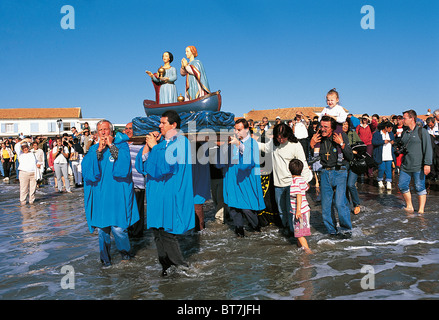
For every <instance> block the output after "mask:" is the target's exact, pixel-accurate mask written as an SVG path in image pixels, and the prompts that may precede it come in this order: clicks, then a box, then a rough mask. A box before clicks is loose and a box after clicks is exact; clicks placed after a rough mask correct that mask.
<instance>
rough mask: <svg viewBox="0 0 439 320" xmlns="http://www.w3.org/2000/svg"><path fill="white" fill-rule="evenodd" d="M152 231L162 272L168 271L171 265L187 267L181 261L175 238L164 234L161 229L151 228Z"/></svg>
mask: <svg viewBox="0 0 439 320" xmlns="http://www.w3.org/2000/svg"><path fill="white" fill-rule="evenodd" d="M152 230H153V231H154V241H155V244H156V247H157V253H158V256H159V261H160V264H161V265H162V268H163V270H166V269H168V268H169V267H170V266H172V265H175V266H179V265H183V266H188V264H187V263H186V262H185V261H184V259H183V255H182V253H181V250H180V245H179V243H178V239H177V236H176V235H175V234H172V233H169V232H166V231H165V230H164V229H163V228H160V229H157V228H152Z"/></svg>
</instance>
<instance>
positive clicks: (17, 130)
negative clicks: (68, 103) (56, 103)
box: [0, 108, 102, 137]
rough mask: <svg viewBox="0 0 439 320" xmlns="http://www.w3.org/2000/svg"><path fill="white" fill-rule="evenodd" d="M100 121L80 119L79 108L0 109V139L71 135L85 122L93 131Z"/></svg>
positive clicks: (79, 129)
mask: <svg viewBox="0 0 439 320" xmlns="http://www.w3.org/2000/svg"><path fill="white" fill-rule="evenodd" d="M100 120H102V119H84V118H82V112H81V108H16V109H0V137H16V136H18V135H20V134H23V135H24V136H28V135H31V136H38V135H42V136H46V137H53V136H56V135H62V134H63V133H68V134H71V133H72V132H71V131H70V129H71V128H72V127H76V129H77V130H78V131H81V129H82V128H83V127H84V123H85V122H88V124H89V126H90V129H91V130H92V131H93V130H96V124H97V123H98V122H99V121H100Z"/></svg>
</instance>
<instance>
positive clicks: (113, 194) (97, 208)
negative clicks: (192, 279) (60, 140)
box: [82, 120, 139, 266]
mask: <svg viewBox="0 0 439 320" xmlns="http://www.w3.org/2000/svg"><path fill="white" fill-rule="evenodd" d="M97 130H98V135H99V143H98V144H95V145H93V146H91V147H90V149H89V151H88V153H87V154H86V156H85V157H84V159H83V161H82V168H83V169H82V175H83V178H84V206H85V213H86V218H87V223H88V227H89V230H90V232H93V231H94V229H95V228H97V229H98V231H99V247H100V258H101V262H102V263H103V265H104V266H110V265H111V257H110V248H111V239H110V232H111V231H112V232H113V235H114V238H115V242H116V246H117V248H118V250H119V252H120V253H121V254H122V260H128V259H130V258H131V253H130V250H131V246H130V241H129V238H128V231H127V228H128V227H129V226H131V225H133V224H134V223H135V222H137V221H138V220H139V212H138V210H137V205H136V202H135V200H134V189H133V181H132V177H131V159H130V150H129V148H128V144H127V143H126V142H125V141H127V140H128V136H127V135H125V134H122V133H117V134H116V137H115V138H113V128H112V124H111V123H110V122H109V121H108V120H102V121H99V122H98V124H97Z"/></svg>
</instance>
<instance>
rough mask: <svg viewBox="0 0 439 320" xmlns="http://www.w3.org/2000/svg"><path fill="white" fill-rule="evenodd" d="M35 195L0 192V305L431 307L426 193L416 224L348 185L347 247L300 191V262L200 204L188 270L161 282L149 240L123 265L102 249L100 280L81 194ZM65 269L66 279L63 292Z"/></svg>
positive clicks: (434, 279) (269, 231)
mask: <svg viewBox="0 0 439 320" xmlns="http://www.w3.org/2000/svg"><path fill="white" fill-rule="evenodd" d="M47 183H48V184H47V185H45V186H44V187H42V188H40V189H38V191H37V196H36V199H37V200H36V202H35V204H34V205H28V204H27V205H25V206H20V205H19V201H18V198H19V186H18V184H17V183H16V182H11V183H9V184H5V183H3V182H2V183H1V184H0V203H1V205H0V299H43V300H52V299H61V300H84V299H90V300H95V299H129V300H131V299H138V300H168V299H173V300H183V299H184V300H234V299H250V300H254V299H260V300H271V299H274V300H291V299H307V300H321V299H325V300H326V299H342V300H344V299H349V300H351V299H358V300H363V299H366V300H367V299H374V300H375V299H392V300H393V299H398V300H414V299H439V192H438V191H434V190H430V191H429V195H428V198H427V207H426V213H425V214H424V215H419V214H417V213H416V212H415V213H414V214H407V213H405V212H404V210H402V206H403V201H402V196H401V194H400V193H399V192H398V191H397V190H396V186H394V189H393V190H392V191H379V190H378V188H377V187H375V186H372V185H369V184H366V183H360V182H359V183H358V190H359V192H360V198H361V200H362V211H361V213H360V214H359V215H357V216H354V215H352V222H353V227H354V228H353V237H352V238H351V239H347V240H334V239H330V238H329V237H328V236H327V235H326V234H325V230H324V226H323V223H322V220H321V205H320V203H319V202H317V201H316V199H317V195H316V190H315V188H314V187H311V189H310V192H309V193H308V201H309V202H310V206H311V224H312V229H311V232H312V235H311V236H310V237H308V243H309V245H310V247H311V249H312V250H313V254H311V255H309V254H306V253H305V252H304V251H303V250H301V249H299V248H298V247H297V246H296V241H295V239H294V238H293V237H291V236H288V235H286V234H285V233H283V232H282V231H280V230H279V228H278V227H276V226H274V225H271V226H267V227H264V228H263V229H262V232H261V233H255V232H250V231H246V234H247V235H248V236H247V237H246V238H243V239H238V238H236V237H235V234H234V232H233V229H232V227H231V225H230V222H228V223H226V224H219V223H217V222H216V221H215V220H214V213H213V210H212V208H213V206H212V202H211V201H208V202H207V203H206V204H205V216H206V229H205V230H204V231H202V232H200V233H196V232H191V233H189V234H188V235H185V236H182V237H180V243H181V248H182V251H183V254H184V256H185V258H186V259H187V261H188V262H189V263H190V266H189V267H188V268H171V270H170V274H169V276H167V277H161V276H160V273H161V267H160V264H159V263H158V259H157V252H156V248H155V243H154V239H153V236H152V232H151V231H149V230H148V231H146V232H145V235H144V237H143V238H141V239H139V240H136V241H132V246H133V250H134V252H135V258H134V259H133V260H130V261H127V262H123V261H121V260H120V255H119V254H118V252H117V250H116V246H115V244H114V240H113V246H112V257H113V262H114V264H113V266H112V267H110V268H102V266H101V264H100V261H99V246H98V239H97V234H96V233H93V234H91V233H90V232H89V231H88V228H87V222H86V220H85V213H84V206H83V190H82V189H73V193H72V194H66V193H63V194H59V193H57V192H55V189H54V187H53V178H49V179H48V181H47ZM414 204H415V206H417V199H416V197H414ZM66 266H67V268H70V270H74V278H69V281H68V282H66V276H72V275H73V274H72V273H67V272H66V271H65V270H63V267H66ZM66 283H68V285H70V286H73V285H74V288H73V289H72V288H70V289H69V288H67V289H65V286H66ZM372 285H373V286H372ZM63 287H64V288H63Z"/></svg>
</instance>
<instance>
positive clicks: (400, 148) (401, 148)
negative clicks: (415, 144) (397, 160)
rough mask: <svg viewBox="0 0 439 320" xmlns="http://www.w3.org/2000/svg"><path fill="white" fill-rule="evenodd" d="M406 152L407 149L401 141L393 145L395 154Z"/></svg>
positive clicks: (404, 153)
mask: <svg viewBox="0 0 439 320" xmlns="http://www.w3.org/2000/svg"><path fill="white" fill-rule="evenodd" d="M407 153H409V151H408V150H407V147H406V146H405V145H404V144H402V143H401V142H398V143H397V144H396V146H395V155H396V156H399V155H401V154H402V155H406V154H407Z"/></svg>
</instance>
